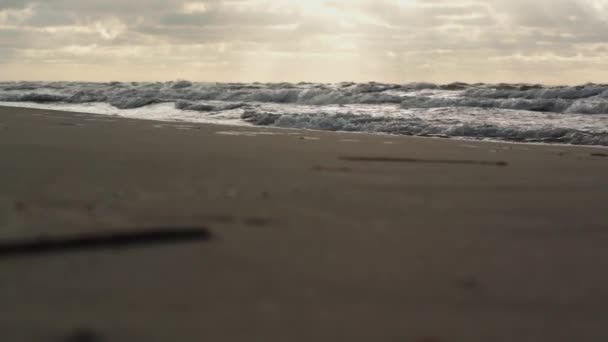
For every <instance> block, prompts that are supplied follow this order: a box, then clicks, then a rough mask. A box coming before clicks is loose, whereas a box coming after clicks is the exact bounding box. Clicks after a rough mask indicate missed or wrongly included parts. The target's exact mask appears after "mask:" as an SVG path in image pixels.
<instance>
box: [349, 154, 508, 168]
mask: <svg viewBox="0 0 608 342" xmlns="http://www.w3.org/2000/svg"><path fill="white" fill-rule="evenodd" d="M340 160H344V161H352V162H381V163H424V164H464V165H487V166H508V165H509V164H508V163H507V162H504V161H486V160H451V159H416V158H393V157H367V156H366V157H358V156H346V157H340Z"/></svg>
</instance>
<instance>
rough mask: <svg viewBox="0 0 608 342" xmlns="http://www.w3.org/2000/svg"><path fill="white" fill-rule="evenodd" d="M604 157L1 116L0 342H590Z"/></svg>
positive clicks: (602, 301)
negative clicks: (238, 133)
mask: <svg viewBox="0 0 608 342" xmlns="http://www.w3.org/2000/svg"><path fill="white" fill-rule="evenodd" d="M221 132H223V133H221ZM226 132H228V133H226ZM231 132H232V133H231ZM233 132H241V133H242V132H248V133H247V134H246V135H240V136H239V135H234V133H233ZM259 132H272V133H275V134H274V135H266V134H261V135H260V134H258V133H259ZM605 151H606V150H605V149H597V148H581V147H568V146H538V145H516V144H506V143H488V142H468V141H458V140H443V139H424V138H409V137H391V136H372V135H364V134H337V133H324V132H306V131H290V130H270V129H260V128H248V127H240V128H238V127H237V128H235V127H223V126H211V125H197V124H186V123H161V122H153V121H141V120H140V121H136V120H127V119H119V118H113V117H107V116H95V115H88V114H76V113H62V112H49V111H40V110H31V109H15V108H0V227H1V232H0V307H1V309H0V340H1V341H2V342H20V341H81V342H86V341H121V342H122V341H124V342H135V341H146V342H149V341H170V342H179V341H197V342H198V341H280V342H289V341H332V342H333V341H366V342H369V341H412V342H423V341H427V342H438V341H445V342H448V341H463V342H465V341H484V342H488V341H493V342H494V341H505V342H507V341H509V342H522V341H531V342H532V341H533V342H542V341H551V342H556V341H569V342H571V341H607V340H608V325H607V322H608V273H607V271H606V270H607V267H608V156H607V155H606V154H605ZM118 233H121V234H126V235H117V236H114V234H118ZM183 233H187V234H188V233H189V234H194V235H196V234H200V236H198V238H197V237H195V236H185V235H182V234H183ZM171 234H174V236H172V235H171ZM41 237H43V239H41ZM117 241H118V242H121V243H122V244H120V243H118V244H116V242H117ZM125 241H126V242H127V243H124V242H125ZM74 247H76V248H74ZM90 247H95V248H90ZM119 247H120V248H119ZM3 252H4V253H3Z"/></svg>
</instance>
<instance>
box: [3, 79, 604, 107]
mask: <svg viewBox="0 0 608 342" xmlns="http://www.w3.org/2000/svg"><path fill="white" fill-rule="evenodd" d="M0 101H11V102H37V103H53V102H65V103H90V102H105V103H109V104H111V105H112V106H114V107H116V108H119V109H130V108H139V107H143V106H147V105H150V104H155V103H162V102H176V103H178V102H180V101H189V102H197V101H199V102H200V101H231V102H241V103H250V102H260V103H285V104H302V105H331V104H401V106H402V107H403V108H441V107H476V108H498V109H517V110H529V111H541V112H554V113H582V114H606V113H608V85H597V84H587V85H581V86H561V87H547V86H542V85H527V84H496V85H488V84H474V85H470V84H466V83H458V82H457V83H451V84H447V85H436V84H433V83H409V84H385V83H375V82H370V83H337V84H322V83H298V84H291V83H193V82H190V81H184V80H182V81H175V82H164V83H161V82H156V83H137V82H131V83H121V82H110V83H76V82H53V83H45V82H5V83H0Z"/></svg>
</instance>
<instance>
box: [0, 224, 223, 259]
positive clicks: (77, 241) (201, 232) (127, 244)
mask: <svg viewBox="0 0 608 342" xmlns="http://www.w3.org/2000/svg"><path fill="white" fill-rule="evenodd" d="M210 238H211V234H210V233H209V231H208V230H206V229H204V228H156V229H153V230H142V231H136V230H135V231H133V230H131V231H124V232H110V233H99V234H86V235H84V234H83V235H76V236H64V237H52V238H41V239H28V240H17V241H0V259H2V258H9V257H19V256H32V255H40V254H51V253H64V252H74V251H83V250H101V249H117V248H134V247H143V246H149V245H160V244H171V243H185V242H194V241H207V240H209V239H210Z"/></svg>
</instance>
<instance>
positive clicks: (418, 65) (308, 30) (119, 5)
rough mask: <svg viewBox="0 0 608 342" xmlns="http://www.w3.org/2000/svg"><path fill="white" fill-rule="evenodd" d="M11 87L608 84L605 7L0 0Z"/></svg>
mask: <svg viewBox="0 0 608 342" xmlns="http://www.w3.org/2000/svg"><path fill="white" fill-rule="evenodd" d="M0 79H2V80H69V81H113V80H116V81H165V80H176V79H188V80H192V81H218V82H251V81H260V82H299V81H311V82H340V81H357V82H364V81H378V82H391V83H406V82H416V81H428V82H436V83H449V82H453V81H463V82H471V83H474V82H489V83H498V82H510V83H516V82H527V83H547V84H580V83H586V82H596V83H602V82H606V81H608V0H534V1H532V0H200V1H196V0H195V1H180V0H129V1H124V0H39V1H33V0H0Z"/></svg>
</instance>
